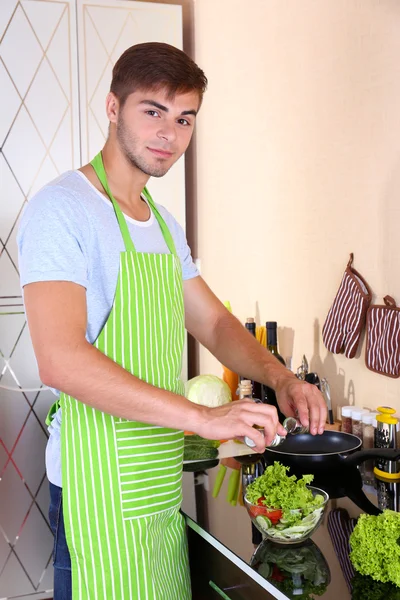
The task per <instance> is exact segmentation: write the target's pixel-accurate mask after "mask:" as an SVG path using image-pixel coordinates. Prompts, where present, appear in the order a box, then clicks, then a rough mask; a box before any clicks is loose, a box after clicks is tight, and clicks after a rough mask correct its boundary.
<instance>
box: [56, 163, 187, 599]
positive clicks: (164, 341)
mask: <svg viewBox="0 0 400 600" xmlns="http://www.w3.org/2000/svg"><path fill="white" fill-rule="evenodd" d="M91 164H92V166H93V168H94V169H95V171H96V174H97V176H98V178H99V180H100V181H101V183H102V185H103V187H104V189H105V191H106V192H107V194H108V195H109V197H110V200H111V201H112V203H113V206H114V210H115V214H116V217H117V219H118V223H119V226H120V229H121V234H122V237H123V240H124V243H125V248H126V251H125V252H122V253H121V257H120V269H119V276H118V283H117V287H116V292H115V298H114V304H113V306H112V309H111V312H110V315H109V317H108V319H107V322H106V324H105V326H104V328H103V330H102V331H101V333H100V335H99V337H98V339H97V340H96V342H95V343H94V346H95V347H96V348H98V349H99V350H100V351H101V352H103V353H104V354H105V355H106V356H108V357H109V358H111V359H112V360H113V361H115V362H116V363H118V364H119V365H121V366H122V367H123V368H124V369H126V370H127V371H129V372H130V373H132V374H133V375H135V376H136V377H139V378H140V379H142V380H143V381H146V382H147V383H149V384H151V385H154V386H156V387H158V388H162V389H165V390H169V391H171V392H174V393H176V394H181V395H183V393H184V386H183V383H182V381H181V379H180V373H181V362H182V352H183V344H184V308H183V292H182V273H181V265H180V261H179V258H178V256H177V254H176V250H175V245H174V242H173V239H172V236H171V233H170V231H169V230H168V227H167V225H166V224H165V222H164V220H163V219H162V217H161V215H160V213H159V212H158V210H157V208H156V206H155V205H154V203H153V201H152V199H151V197H150V195H149V194H148V192H147V190H146V189H145V190H144V193H145V195H146V199H147V200H148V202H149V205H150V208H151V210H152V211H153V213H154V215H155V217H156V219H157V221H158V223H159V225H160V228H161V231H162V233H163V235H164V239H165V241H166V243H167V245H168V248H169V251H170V254H147V253H139V252H136V250H135V247H134V244H133V242H132V239H131V236H130V234H129V230H128V226H127V224H126V221H125V218H124V216H123V214H122V211H121V209H120V208H119V206H118V204H117V202H116V201H115V199H114V198H113V196H112V194H111V191H110V189H109V186H108V183H107V177H106V173H105V170H104V166H103V161H102V156H101V153H100V154H98V155H97V156H96V158H95V159H94V160H93V161H92V163H91ZM60 405H61V407H62V425H61V446H62V483H63V512H64V519H65V531H66V539H67V544H68V548H69V551H70V554H71V566H72V598H73V600H92V599H93V600H190V598H191V592H190V576H189V566H188V553H187V542H186V531H185V523H184V519H183V517H182V515H181V513H180V512H179V509H180V504H181V501H182V459H183V432H182V431H177V430H175V429H168V428H165V427H157V426H153V425H149V424H146V423H140V422H137V421H127V420H126V419H120V418H115V417H112V416H110V415H108V414H105V413H103V412H101V411H98V410H96V409H94V408H91V407H89V406H87V405H86V404H83V403H82V402H79V401H78V400H76V399H74V398H72V397H71V396H68V395H66V394H63V393H62V394H61V395H60Z"/></svg>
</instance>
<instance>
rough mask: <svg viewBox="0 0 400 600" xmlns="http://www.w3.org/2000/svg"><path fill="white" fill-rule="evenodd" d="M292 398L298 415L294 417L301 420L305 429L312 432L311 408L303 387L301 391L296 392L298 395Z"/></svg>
mask: <svg viewBox="0 0 400 600" xmlns="http://www.w3.org/2000/svg"><path fill="white" fill-rule="evenodd" d="M292 397H293V400H294V406H295V407H296V413H297V414H293V416H296V417H297V418H298V419H299V421H300V423H301V424H302V425H304V427H309V428H310V431H311V423H310V415H309V407H308V403H307V398H306V396H305V394H304V390H303V386H301V389H298V390H296V393H295V394H293V396H292Z"/></svg>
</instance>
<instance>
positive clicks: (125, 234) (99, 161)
mask: <svg viewBox="0 0 400 600" xmlns="http://www.w3.org/2000/svg"><path fill="white" fill-rule="evenodd" d="M90 164H91V165H92V167H93V169H94V170H95V173H96V175H97V177H98V178H99V181H100V183H101V185H102V186H103V188H104V190H105V192H106V193H107V195H108V197H109V198H110V200H111V202H112V205H113V207H114V212H115V215H116V217H117V220H118V224H119V227H120V230H121V234H122V238H123V240H124V244H125V248H126V250H127V252H136V248H135V245H134V243H133V241H132V238H131V235H130V233H129V229H128V225H127V224H126V220H125V217H124V215H123V213H122V210H121V209H120V207H119V205H118V202H117V201H116V200H115V198H114V196H113V195H112V192H111V190H110V186H109V185H108V181H107V174H106V170H105V168H104V163H103V157H102V154H101V152H99V153H98V154H97V155H96V156H95V157H94V159H93V160H92V161H91V163H90ZM142 193H143V196H144V197H145V198H146V200H147V202H148V203H149V206H150V210H151V211H152V212H153V213H154V216H155V218H156V219H157V221H158V224H159V226H160V229H161V233H162V234H163V236H164V239H165V243H166V244H167V246H168V249H169V251H170V252H171V254H174V255H175V256H176V255H177V253H176V248H175V243H174V240H173V237H172V235H171V232H170V230H169V229H168V227H167V224H166V222H165V221H164V219H163V218H162V216H161V214H160V212H159V210H158V208H157V207H156V205H155V203H154V201H153V199H152V197H151V195H150V193H149V191H148V189H147V188H146V187H145V188H144V189H143V192H142Z"/></svg>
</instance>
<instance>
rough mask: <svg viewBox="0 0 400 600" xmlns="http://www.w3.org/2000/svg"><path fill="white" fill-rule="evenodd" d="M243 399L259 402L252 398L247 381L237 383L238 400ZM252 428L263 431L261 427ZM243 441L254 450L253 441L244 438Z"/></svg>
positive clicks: (248, 381) (250, 387)
mask: <svg viewBox="0 0 400 600" xmlns="http://www.w3.org/2000/svg"><path fill="white" fill-rule="evenodd" d="M244 398H249V399H251V400H253V401H254V402H261V400H260V399H258V398H253V386H252V384H251V381H250V380H249V379H242V381H241V382H240V383H239V400H243V399H244ZM253 427H254V429H259V430H260V431H262V432H263V431H264V429H263V428H262V427H259V426H258V425H253ZM244 441H245V444H247V446H249V447H250V448H254V446H255V443H254V441H253V440H251V439H250V438H248V437H247V436H246V437H245V438H244Z"/></svg>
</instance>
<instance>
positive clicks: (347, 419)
mask: <svg viewBox="0 0 400 600" xmlns="http://www.w3.org/2000/svg"><path fill="white" fill-rule="evenodd" d="M353 408H354V406H342V410H341V413H342V431H344V433H351V411H352V410H353Z"/></svg>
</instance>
